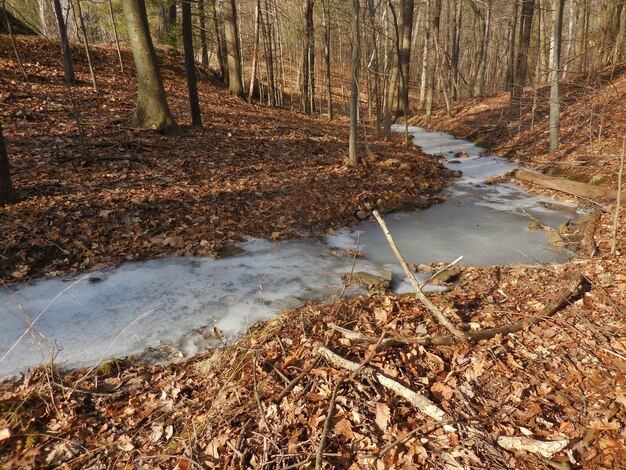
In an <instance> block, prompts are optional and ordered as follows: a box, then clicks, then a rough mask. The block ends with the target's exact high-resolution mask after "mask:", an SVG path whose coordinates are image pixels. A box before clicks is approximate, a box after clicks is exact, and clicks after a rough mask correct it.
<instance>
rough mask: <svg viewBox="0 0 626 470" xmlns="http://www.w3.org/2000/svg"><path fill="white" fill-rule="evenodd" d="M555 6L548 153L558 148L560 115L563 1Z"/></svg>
mask: <svg viewBox="0 0 626 470" xmlns="http://www.w3.org/2000/svg"><path fill="white" fill-rule="evenodd" d="M555 6H556V12H555V14H554V29H553V30H552V37H553V42H554V49H553V51H552V70H551V71H550V152H554V151H556V150H557V149H558V148H559V133H560V113H561V108H560V103H559V66H560V65H561V60H560V58H561V42H562V41H561V39H562V29H563V6H564V0H556V5H555Z"/></svg>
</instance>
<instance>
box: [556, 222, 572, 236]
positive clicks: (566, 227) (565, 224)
mask: <svg viewBox="0 0 626 470" xmlns="http://www.w3.org/2000/svg"><path fill="white" fill-rule="evenodd" d="M571 223H572V219H567V220H566V221H565V222H563V223H562V224H561V225H559V233H560V234H561V235H563V234H564V233H567V232H569V226H570V225H571Z"/></svg>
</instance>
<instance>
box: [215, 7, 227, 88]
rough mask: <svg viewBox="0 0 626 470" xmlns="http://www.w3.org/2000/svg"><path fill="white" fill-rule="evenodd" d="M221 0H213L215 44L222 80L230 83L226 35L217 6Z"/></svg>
mask: <svg viewBox="0 0 626 470" xmlns="http://www.w3.org/2000/svg"><path fill="white" fill-rule="evenodd" d="M218 1H219V0H213V1H212V2H211V8H212V9H213V26H214V27H215V44H216V49H217V62H218V63H219V66H220V74H221V75H222V77H221V78H222V81H223V82H224V83H228V66H227V65H226V38H225V37H224V30H223V27H222V26H223V22H222V21H221V20H220V15H219V12H218V8H217V2H218Z"/></svg>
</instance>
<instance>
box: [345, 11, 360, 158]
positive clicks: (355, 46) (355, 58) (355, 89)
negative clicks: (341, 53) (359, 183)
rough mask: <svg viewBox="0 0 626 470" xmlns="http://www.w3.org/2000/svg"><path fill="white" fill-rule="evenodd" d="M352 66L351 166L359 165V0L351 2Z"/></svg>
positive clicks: (349, 146)
mask: <svg viewBox="0 0 626 470" xmlns="http://www.w3.org/2000/svg"><path fill="white" fill-rule="evenodd" d="M352 4H353V12H352V14H353V17H352V65H351V86H350V140H349V145H348V160H349V161H350V163H352V164H353V165H358V164H359V157H358V155H357V152H356V140H357V131H358V129H357V127H358V120H357V117H358V116H357V115H358V112H359V54H360V51H359V41H360V38H361V33H360V25H359V15H360V9H361V8H360V3H359V0H352Z"/></svg>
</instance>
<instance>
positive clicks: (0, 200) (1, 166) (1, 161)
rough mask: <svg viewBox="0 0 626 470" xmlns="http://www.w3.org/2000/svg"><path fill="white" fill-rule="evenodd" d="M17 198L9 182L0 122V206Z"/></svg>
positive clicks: (5, 150) (9, 170) (6, 157)
mask: <svg viewBox="0 0 626 470" xmlns="http://www.w3.org/2000/svg"><path fill="white" fill-rule="evenodd" d="M16 200H17V197H16V194H15V191H14V190H13V185H12V184H11V169H10V166H9V157H8V155H7V148H6V146H5V144H4V135H3V134H2V125H1V124H0V207H2V206H3V205H5V204H8V203H9V202H15V201H16Z"/></svg>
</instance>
